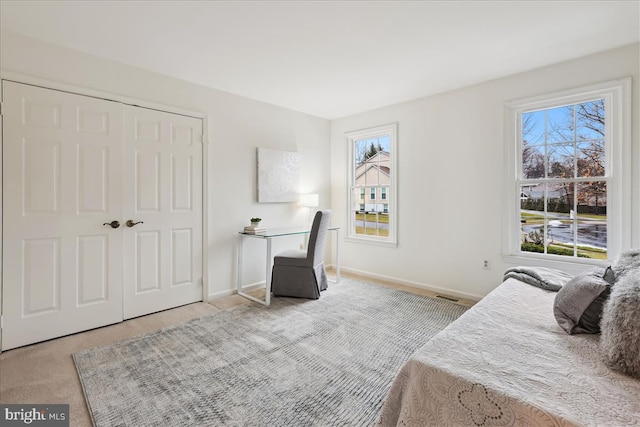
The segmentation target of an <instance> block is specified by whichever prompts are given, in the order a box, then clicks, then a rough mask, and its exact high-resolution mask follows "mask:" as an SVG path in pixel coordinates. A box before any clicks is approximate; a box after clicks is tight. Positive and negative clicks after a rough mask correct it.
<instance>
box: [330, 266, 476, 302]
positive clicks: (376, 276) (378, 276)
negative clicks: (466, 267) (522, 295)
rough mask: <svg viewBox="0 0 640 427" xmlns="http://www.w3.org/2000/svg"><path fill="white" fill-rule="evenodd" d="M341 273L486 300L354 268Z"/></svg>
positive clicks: (470, 298) (473, 299)
mask: <svg viewBox="0 0 640 427" xmlns="http://www.w3.org/2000/svg"><path fill="white" fill-rule="evenodd" d="M340 271H344V272H345V273H351V274H355V275H358V276H361V277H363V278H365V279H371V280H378V281H383V282H391V283H397V284H399V285H405V286H411V287H413V288H419V289H426V290H428V291H431V292H435V293H438V294H444V295H449V296H452V297H456V298H464V299H468V300H472V301H475V302H478V301H480V300H481V299H482V298H484V296H482V295H476V294H471V293H467V292H459V291H454V290H452V289H449V288H443V287H440V286H432V285H426V284H424V283H420V282H414V281H412V280H404V279H398V278H397V277H391V276H385V275H382V274H373V273H370V272H368V271H361V270H356V269H354V268H348V267H346V268H345V267H342V266H341V267H340Z"/></svg>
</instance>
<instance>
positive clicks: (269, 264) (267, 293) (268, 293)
mask: <svg viewBox="0 0 640 427" xmlns="http://www.w3.org/2000/svg"><path fill="white" fill-rule="evenodd" d="M272 264H273V258H271V238H270V237H267V262H266V266H267V271H266V274H265V276H264V277H265V278H266V279H265V280H266V281H265V295H264V301H265V305H266V306H267V307H269V304H271V269H272V267H273V266H272Z"/></svg>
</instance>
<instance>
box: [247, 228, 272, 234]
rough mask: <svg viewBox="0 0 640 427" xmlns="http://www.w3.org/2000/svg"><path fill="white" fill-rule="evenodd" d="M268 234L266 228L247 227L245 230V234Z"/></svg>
mask: <svg viewBox="0 0 640 427" xmlns="http://www.w3.org/2000/svg"><path fill="white" fill-rule="evenodd" d="M266 232H267V229H266V228H265V227H254V226H247V227H245V228H244V233H245V234H264V233H266Z"/></svg>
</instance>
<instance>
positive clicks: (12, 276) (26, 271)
mask: <svg viewBox="0 0 640 427" xmlns="http://www.w3.org/2000/svg"><path fill="white" fill-rule="evenodd" d="M3 96H4V103H3V106H4V112H3V233H4V235H3V267H4V268H3V272H2V274H3V300H2V303H3V316H4V328H3V330H2V334H3V335H2V348H3V349H9V348H14V347H18V346H21V345H25V344H30V343H33V342H37V341H42V340H46V339H50V338H53V337H58V336H62V335H66V334H70V333H75V332H79V331H82V330H86V329H92V328H95V327H98V326H103V325H106V324H110V323H115V322H118V321H121V320H122V267H123V262H122V230H121V229H112V228H111V227H108V226H103V224H104V223H109V222H111V221H113V220H118V219H120V217H121V214H122V210H123V208H122V184H121V180H122V166H121V165H122V129H123V127H122V125H123V122H122V114H123V110H122V106H121V105H120V104H117V103H114V102H108V101H104V100H100V99H95V98H90V97H85V96H80V95H74V94H70V93H66V92H60V91H55V90H51V89H44V88H40V87H36V86H30V85H24V84H19V83H14V82H7V81H5V82H3Z"/></svg>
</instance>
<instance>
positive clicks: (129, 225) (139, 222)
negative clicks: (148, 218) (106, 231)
mask: <svg viewBox="0 0 640 427" xmlns="http://www.w3.org/2000/svg"><path fill="white" fill-rule="evenodd" d="M136 224H144V221H138V222H133V221H131V220H130V219H129V220H127V222H126V223H125V225H126V226H127V227H133V226H134V225H136Z"/></svg>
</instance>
